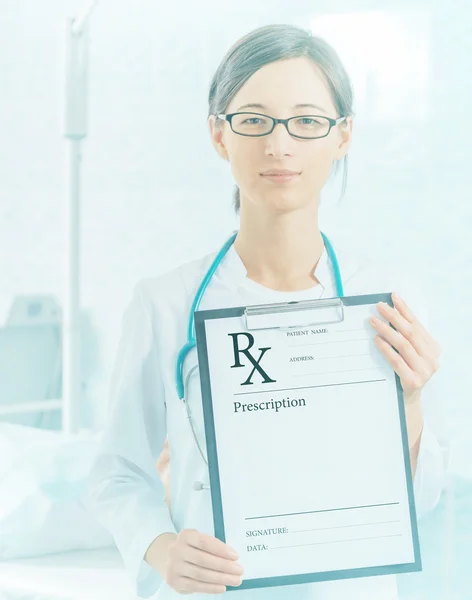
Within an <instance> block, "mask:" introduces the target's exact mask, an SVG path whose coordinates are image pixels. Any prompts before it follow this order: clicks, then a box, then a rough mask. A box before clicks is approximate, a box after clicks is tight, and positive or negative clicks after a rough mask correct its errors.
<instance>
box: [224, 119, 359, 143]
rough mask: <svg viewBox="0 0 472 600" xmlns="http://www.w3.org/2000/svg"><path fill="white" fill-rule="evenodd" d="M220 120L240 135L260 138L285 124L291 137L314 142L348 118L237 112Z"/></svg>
mask: <svg viewBox="0 0 472 600" xmlns="http://www.w3.org/2000/svg"><path fill="white" fill-rule="evenodd" d="M217 117H218V118H219V119H223V120H225V121H228V122H229V124H230V126H231V129H232V130H233V131H234V133H237V134H238V135H245V136H248V137H260V136H262V135H269V133H272V131H273V130H274V128H275V126H276V125H277V123H283V124H284V125H285V127H286V129H287V131H288V132H289V134H290V135H292V136H293V137H296V138H301V139H306V140H314V139H319V138H324V137H326V136H327V135H329V132H330V131H331V129H332V128H333V127H335V126H336V125H339V123H342V122H343V121H344V120H345V119H346V118H347V117H339V118H337V119H330V118H329V117H322V116H319V115H299V116H297V117H290V119H276V118H274V117H269V116H268V115H264V114H261V113H250V112H236V113H231V114H229V115H224V114H220V115H217Z"/></svg>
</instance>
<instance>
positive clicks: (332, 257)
mask: <svg viewBox="0 0 472 600" xmlns="http://www.w3.org/2000/svg"><path fill="white" fill-rule="evenodd" d="M237 235H238V232H236V233H234V234H233V235H232V236H231V237H230V238H229V239H228V240H227V241H226V242H225V243H224V244H223V246H222V247H221V250H220V251H219V252H218V254H217V255H216V257H215V259H214V260H213V262H212V264H211V265H210V268H209V269H208V271H207V273H206V275H205V277H204V278H203V279H202V282H201V284H200V287H199V288H198V290H197V293H196V294H195V298H194V299H193V303H192V307H191V309H190V315H189V322H188V329H187V342H186V344H185V345H184V346H183V347H182V348H181V350H180V352H179V354H178V356H177V368H176V373H175V383H176V387H177V394H178V396H179V399H180V400H183V402H184V405H185V409H186V412H187V419H188V421H189V423H190V427H191V429H192V434H193V438H194V440H195V443H196V445H197V448H198V450H199V452H200V456H201V457H202V459H203V461H204V463H205V464H206V465H207V466H208V460H207V459H206V457H205V455H204V454H203V451H202V449H201V447H200V443H199V441H198V438H197V435H196V432H195V428H194V426H193V421H192V417H191V415H190V409H189V406H188V402H187V399H186V397H185V390H187V389H188V380H189V378H190V377H191V375H192V373H193V372H194V371H195V370H196V369H197V368H198V364H196V365H195V366H194V367H192V369H190V371H189V372H188V373H187V376H186V377H185V382H184V380H183V369H184V361H185V357H186V356H187V354H188V353H189V352H190V350H192V348H195V346H196V345H197V342H196V340H195V318H194V314H195V311H197V310H198V308H199V306H200V302H201V300H202V298H203V294H204V293H205V291H206V289H207V287H208V285H209V283H210V281H211V278H212V277H213V275H214V273H215V271H216V269H217V268H218V267H219V265H220V263H221V261H222V260H223V258H224V257H225V255H226V253H227V252H228V250H229V248H230V247H231V245H232V244H233V243H234V240H235V239H236V236H237ZM321 235H322V237H323V241H324V244H325V247H326V250H327V252H328V257H329V261H330V263H331V268H332V271H333V276H334V280H335V283H336V295H337V297H338V298H342V297H343V296H344V290H343V283H342V279H341V272H340V270H339V264H338V259H337V257H336V253H335V251H334V249H333V247H332V245H331V242H330V241H329V240H328V238H327V237H326V235H325V234H324V233H323V232H321ZM194 489H196V490H201V489H209V487H208V486H204V485H203V484H202V483H201V482H199V481H197V482H195V484H194Z"/></svg>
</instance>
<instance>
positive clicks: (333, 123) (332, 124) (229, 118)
mask: <svg viewBox="0 0 472 600" xmlns="http://www.w3.org/2000/svg"><path fill="white" fill-rule="evenodd" d="M235 115H257V116H259V117H267V118H268V119H272V129H271V130H270V131H268V132H267V133H258V134H257V135H254V134H251V133H240V132H239V131H234V129H233V122H232V120H233V117H234V116H235ZM216 116H217V117H218V119H222V120H224V121H228V123H229V124H230V127H231V131H233V132H234V133H235V134H236V135H243V136H245V137H262V136H264V135H269V134H271V133H272V132H273V131H274V129H275V126H276V125H277V123H283V124H284V125H285V129H286V130H287V133H288V134H289V135H291V136H292V137H296V138H299V139H302V140H320V139H322V138H325V137H327V136H328V135H329V134H330V133H331V129H332V128H333V127H335V126H336V125H339V124H340V123H342V122H343V121H344V120H345V119H347V117H338V118H337V119H331V118H330V117H326V116H325V115H296V116H295V117H290V118H289V119H276V118H275V117H271V116H270V115H265V114H263V113H256V112H245V111H243V112H235V113H230V114H227V115H225V114H223V113H222V114H219V115H216ZM303 117H319V118H321V119H326V120H327V121H329V129H328V133H326V134H325V135H320V136H316V137H313V136H308V137H307V136H304V135H295V134H293V133H290V131H289V130H288V122H289V121H291V120H292V119H301V118H303Z"/></svg>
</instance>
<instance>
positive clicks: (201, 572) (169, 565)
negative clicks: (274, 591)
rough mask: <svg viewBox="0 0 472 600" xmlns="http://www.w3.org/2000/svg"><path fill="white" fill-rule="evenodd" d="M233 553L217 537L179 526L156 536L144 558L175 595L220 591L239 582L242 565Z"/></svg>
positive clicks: (239, 583) (220, 592)
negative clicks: (175, 531) (180, 528)
mask: <svg viewBox="0 0 472 600" xmlns="http://www.w3.org/2000/svg"><path fill="white" fill-rule="evenodd" d="M237 558H238V555H237V553H236V552H235V551H234V550H233V548H231V547H230V546H228V544H225V543H224V542H222V541H221V540H219V539H217V538H215V537H212V536H210V535H206V534H204V533H200V532H198V531H197V530H196V529H183V530H182V531H180V533H178V534H177V535H176V534H175V533H163V534H162V535H160V536H158V537H157V538H156V539H155V540H154V541H153V542H152V544H151V545H150V546H149V548H148V549H147V551H146V555H145V560H146V562H147V563H148V564H150V565H151V567H153V568H154V569H156V571H158V573H160V575H161V577H162V578H163V579H164V581H165V582H166V583H167V585H169V586H170V587H171V588H172V589H173V590H175V591H176V592H178V593H179V594H193V593H194V592H199V593H201V594H222V593H223V592H226V586H227V585H231V586H234V587H237V586H239V585H241V583H242V580H241V575H242V573H243V567H242V566H241V565H240V564H239V563H237V562H236V560H237Z"/></svg>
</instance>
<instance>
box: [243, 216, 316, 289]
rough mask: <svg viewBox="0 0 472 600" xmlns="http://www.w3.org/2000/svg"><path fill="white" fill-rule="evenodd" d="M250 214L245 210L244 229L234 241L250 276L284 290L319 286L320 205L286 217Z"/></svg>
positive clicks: (271, 286) (273, 287) (268, 285)
mask: <svg viewBox="0 0 472 600" xmlns="http://www.w3.org/2000/svg"><path fill="white" fill-rule="evenodd" d="M251 208H252V207H251ZM248 212H249V211H244V210H243V208H242V207H241V223H240V229H239V233H238V235H237V236H236V240H235V242H234V248H235V250H236V252H237V253H238V255H239V257H240V259H241V260H242V262H243V264H244V266H245V268H246V271H247V277H249V279H252V280H254V281H257V283H260V284H262V285H264V286H266V287H269V288H272V289H276V290H280V291H298V290H304V289H307V288H309V287H313V286H314V285H316V284H318V283H319V282H318V280H317V279H316V277H315V276H314V274H313V273H314V270H315V268H316V265H317V264H318V261H319V259H320V257H321V254H322V253H323V249H324V241H323V237H322V236H321V233H320V230H319V227H318V207H317V205H316V206H313V205H310V206H308V207H306V208H303V209H300V210H296V211H292V212H290V213H285V214H274V213H270V214H269V215H268V214H267V213H265V214H261V212H260V211H250V212H251V214H247V213H248ZM253 213H257V214H253Z"/></svg>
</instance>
